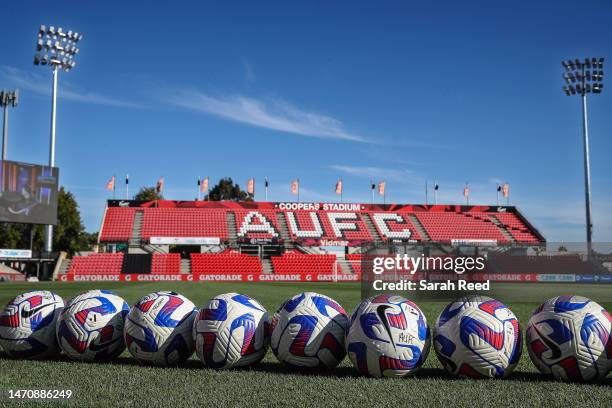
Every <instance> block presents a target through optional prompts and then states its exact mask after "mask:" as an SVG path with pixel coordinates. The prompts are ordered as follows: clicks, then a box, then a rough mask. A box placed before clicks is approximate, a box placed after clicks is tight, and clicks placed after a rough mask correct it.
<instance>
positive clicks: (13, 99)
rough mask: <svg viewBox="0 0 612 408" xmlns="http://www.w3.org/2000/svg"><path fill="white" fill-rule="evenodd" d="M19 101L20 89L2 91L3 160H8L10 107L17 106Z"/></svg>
mask: <svg viewBox="0 0 612 408" xmlns="http://www.w3.org/2000/svg"><path fill="white" fill-rule="evenodd" d="M18 101H19V89H15V90H14V91H4V90H2V91H0V106H2V109H3V110H4V114H3V116H4V119H3V121H2V160H6V151H7V149H8V108H9V106H12V107H13V108H14V107H16V106H17V102H18Z"/></svg>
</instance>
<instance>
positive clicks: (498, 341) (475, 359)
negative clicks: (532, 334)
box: [434, 296, 522, 378]
mask: <svg viewBox="0 0 612 408" xmlns="http://www.w3.org/2000/svg"><path fill="white" fill-rule="evenodd" d="M434 349H435V351H436V355H437V357H438V359H439V360H440V362H441V363H442V365H443V366H444V367H445V368H446V370H447V371H448V372H450V373H451V374H453V375H456V376H461V377H469V378H497V377H505V376H507V375H509V374H510V373H511V372H512V370H513V369H514V367H516V365H517V364H518V361H519V359H520V356H521V350H522V337H521V328H520V326H519V322H518V319H517V318H516V316H515V315H514V313H512V311H511V310H510V309H509V308H508V307H506V305H504V304H503V303H501V302H500V301H498V300H495V299H491V298H489V297H486V296H468V297H463V298H459V299H458V300H457V301H455V302H452V303H449V304H448V305H447V306H446V307H445V308H444V310H443V311H442V312H441V313H440V316H439V317H438V319H437V321H436V326H435V328H434Z"/></svg>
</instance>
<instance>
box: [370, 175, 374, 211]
mask: <svg viewBox="0 0 612 408" xmlns="http://www.w3.org/2000/svg"><path fill="white" fill-rule="evenodd" d="M370 204H372V205H373V204H374V181H373V180H372V179H370Z"/></svg>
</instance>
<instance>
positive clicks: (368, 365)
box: [346, 294, 430, 377]
mask: <svg viewBox="0 0 612 408" xmlns="http://www.w3.org/2000/svg"><path fill="white" fill-rule="evenodd" d="M429 345H430V336H429V327H428V326H427V320H426V319H425V315H424V314H423V312H422V311H421V309H419V307H418V306H417V305H416V304H415V303H413V302H411V301H410V300H408V299H406V298H403V297H401V296H395V295H388V294H384V295H378V296H375V297H373V298H369V299H366V300H364V301H362V302H361V303H360V304H359V306H357V309H356V310H355V311H354V312H353V314H352V316H351V325H350V329H349V331H348V334H347V336H346V349H347V351H348V355H349V358H350V359H351V361H352V363H353V365H354V366H355V368H357V370H359V372H360V373H361V374H363V375H370V376H372V377H405V376H407V375H409V374H412V373H414V372H415V371H416V370H418V369H419V368H420V366H421V365H422V364H423V362H424V361H425V359H426V358H427V354H428V353H429Z"/></svg>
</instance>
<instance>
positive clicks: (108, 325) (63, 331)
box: [57, 290, 130, 361]
mask: <svg viewBox="0 0 612 408" xmlns="http://www.w3.org/2000/svg"><path fill="white" fill-rule="evenodd" d="M129 310H130V309H129V306H128V304H127V303H126V302H125V300H123V299H122V298H121V297H119V296H117V295H116V294H115V293H114V292H112V291H110V290H90V291H87V292H84V293H81V294H80V295H78V296H76V297H75V298H73V299H72V300H70V302H68V304H67V305H66V307H65V308H64V310H63V311H62V313H61V315H60V318H59V320H58V322H57V340H58V341H59V344H60V347H61V348H62V350H63V351H64V353H66V355H67V356H68V357H70V358H71V359H73V360H79V361H105V360H110V359H112V358H114V357H116V356H118V355H119V354H121V353H122V352H123V350H125V343H124V341H123V325H124V321H125V316H126V315H127V313H128V311H129Z"/></svg>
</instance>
